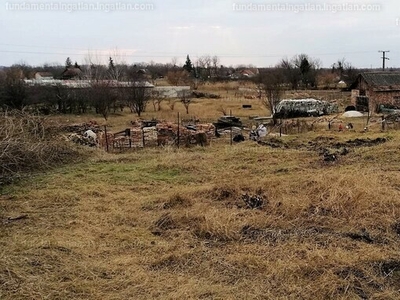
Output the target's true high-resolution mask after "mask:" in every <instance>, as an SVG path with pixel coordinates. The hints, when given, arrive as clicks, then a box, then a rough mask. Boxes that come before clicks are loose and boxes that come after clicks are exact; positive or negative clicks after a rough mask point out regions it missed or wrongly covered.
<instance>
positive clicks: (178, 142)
mask: <svg viewBox="0 0 400 300" xmlns="http://www.w3.org/2000/svg"><path fill="white" fill-rule="evenodd" d="M180 122H181V121H180V113H179V112H178V132H177V135H178V140H177V146H178V149H179V144H180V139H181V136H180V128H179V127H180Z"/></svg>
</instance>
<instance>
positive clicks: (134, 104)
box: [124, 81, 150, 117]
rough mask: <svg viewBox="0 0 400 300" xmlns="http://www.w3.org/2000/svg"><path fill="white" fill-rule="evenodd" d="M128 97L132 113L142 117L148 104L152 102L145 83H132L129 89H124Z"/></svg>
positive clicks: (127, 102) (128, 104) (126, 97)
mask: <svg viewBox="0 0 400 300" xmlns="http://www.w3.org/2000/svg"><path fill="white" fill-rule="evenodd" d="M124 90H125V92H126V95H125V99H126V104H127V106H128V107H129V108H130V110H131V112H134V113H136V114H137V115H138V117H140V116H141V114H142V113H143V112H145V111H146V107H147V104H148V102H149V101H150V91H149V88H148V87H146V86H145V84H144V82H140V81H132V82H130V83H129V87H126V88H124Z"/></svg>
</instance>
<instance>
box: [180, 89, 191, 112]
mask: <svg viewBox="0 0 400 300" xmlns="http://www.w3.org/2000/svg"><path fill="white" fill-rule="evenodd" d="M179 98H180V100H181V102H182V104H183V106H184V107H185V109H186V113H187V114H189V105H190V103H192V91H191V90H183V91H181V92H180V93H179Z"/></svg>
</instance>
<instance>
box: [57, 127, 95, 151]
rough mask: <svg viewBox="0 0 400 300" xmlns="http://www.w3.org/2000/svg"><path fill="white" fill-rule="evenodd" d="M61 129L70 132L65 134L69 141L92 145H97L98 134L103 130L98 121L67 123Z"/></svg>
mask: <svg viewBox="0 0 400 300" xmlns="http://www.w3.org/2000/svg"><path fill="white" fill-rule="evenodd" d="M59 130H60V131H63V132H67V133H68V134H67V135H66V136H65V138H66V140H67V141H71V142H73V143H76V144H79V145H84V146H90V147H95V146H97V142H98V138H97V136H98V135H99V134H100V133H101V132H102V130H101V129H100V126H99V125H98V124H97V123H96V121H90V122H88V123H80V124H72V125H65V126H62V127H59ZM88 133H89V134H88Z"/></svg>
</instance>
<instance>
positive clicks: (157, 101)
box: [151, 91, 165, 111]
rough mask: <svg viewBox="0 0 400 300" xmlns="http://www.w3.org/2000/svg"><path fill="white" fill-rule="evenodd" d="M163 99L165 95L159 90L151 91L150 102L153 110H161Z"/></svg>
mask: <svg viewBox="0 0 400 300" xmlns="http://www.w3.org/2000/svg"><path fill="white" fill-rule="evenodd" d="M164 100H165V95H164V94H162V93H161V92H160V91H151V102H152V104H153V108H154V111H160V110H161V103H162V102H163V101H164Z"/></svg>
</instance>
